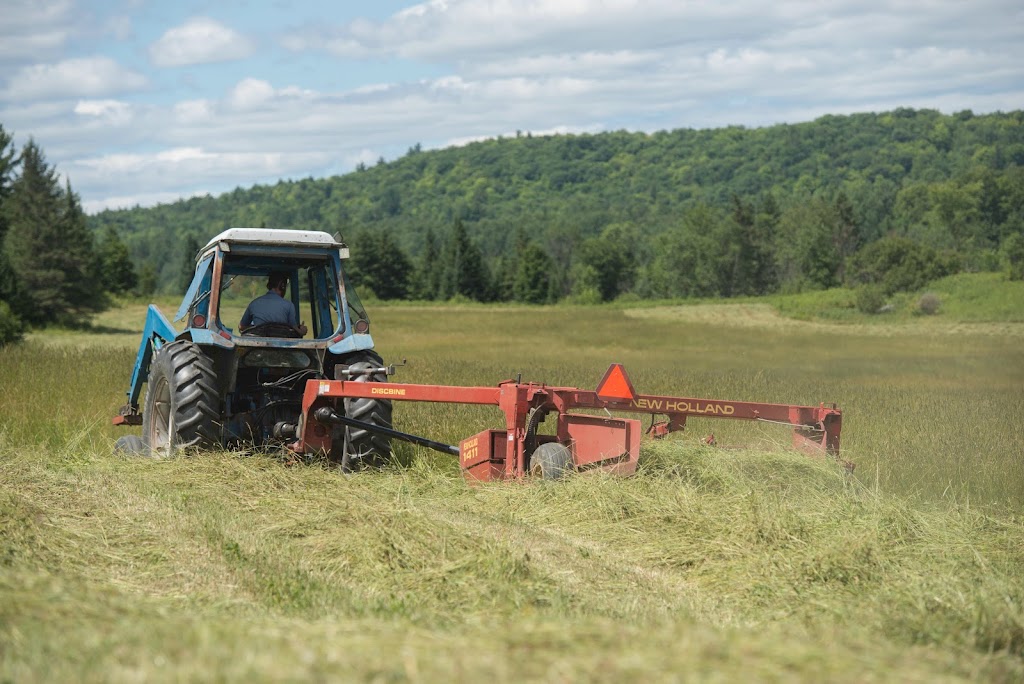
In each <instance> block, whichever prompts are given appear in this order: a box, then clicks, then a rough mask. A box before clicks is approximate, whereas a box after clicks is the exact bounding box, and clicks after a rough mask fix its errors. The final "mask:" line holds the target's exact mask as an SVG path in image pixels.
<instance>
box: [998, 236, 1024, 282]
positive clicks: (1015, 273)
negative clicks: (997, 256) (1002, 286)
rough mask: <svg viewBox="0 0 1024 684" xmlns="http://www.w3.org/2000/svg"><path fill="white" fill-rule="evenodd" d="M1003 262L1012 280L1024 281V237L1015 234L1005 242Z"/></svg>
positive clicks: (1001, 250) (1002, 249)
mask: <svg viewBox="0 0 1024 684" xmlns="http://www.w3.org/2000/svg"><path fill="white" fill-rule="evenodd" d="M1000 252H1002V257H1003V262H1004V264H1005V265H1006V275H1007V277H1009V279H1010V280H1024V235H1022V234H1020V233H1014V234H1013V235H1010V236H1009V237H1007V238H1006V239H1005V240H1003V245H1002V248H1001V249H1000Z"/></svg>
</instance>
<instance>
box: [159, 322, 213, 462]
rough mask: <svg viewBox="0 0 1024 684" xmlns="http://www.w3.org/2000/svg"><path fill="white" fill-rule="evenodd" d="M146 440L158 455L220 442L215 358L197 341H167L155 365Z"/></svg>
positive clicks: (166, 454)
mask: <svg viewBox="0 0 1024 684" xmlns="http://www.w3.org/2000/svg"><path fill="white" fill-rule="evenodd" d="M142 441H143V442H144V443H145V446H146V448H147V449H148V450H149V454H150V455H151V456H154V457H158V458H159V457H163V456H170V455H171V454H172V453H174V451H176V450H178V449H190V448H194V449H202V448H210V447H216V446H220V444H221V416H220V392H219V390H218V382H217V374H216V372H215V371H214V367H213V359H211V358H210V357H209V356H207V355H206V354H204V353H203V350H202V349H200V348H199V346H198V345H195V344H193V343H192V342H189V341H188V340H178V341H177V342H171V343H170V344H167V345H164V346H163V347H161V348H160V349H158V350H157V352H156V353H155V354H154V355H153V362H152V364H150V369H149V380H148V387H147V389H146V405H145V409H144V410H143V412H142Z"/></svg>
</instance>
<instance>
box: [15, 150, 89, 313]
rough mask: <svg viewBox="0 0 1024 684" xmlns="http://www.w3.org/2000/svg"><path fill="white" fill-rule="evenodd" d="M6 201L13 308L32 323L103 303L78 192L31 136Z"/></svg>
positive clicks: (23, 151) (86, 309) (85, 310)
mask: <svg viewBox="0 0 1024 684" xmlns="http://www.w3.org/2000/svg"><path fill="white" fill-rule="evenodd" d="M21 165H22V171H21V175H20V176H19V177H18V178H17V179H16V180H15V181H14V182H13V183H12V184H11V194H10V197H9V198H8V199H7V200H6V201H5V214H6V215H7V217H8V219H9V224H8V228H7V235H6V236H5V238H4V251H5V252H6V254H7V258H8V259H9V262H10V267H11V271H12V273H13V275H14V277H15V290H16V292H15V296H14V298H13V300H12V301H11V304H12V308H13V309H14V310H15V311H16V312H17V313H18V314H19V315H20V316H21V317H22V318H23V319H24V320H25V321H27V322H30V323H50V322H61V323H73V322H77V321H79V320H80V319H81V318H82V316H84V315H85V314H86V313H88V312H91V311H96V310H99V309H101V308H102V306H103V304H104V302H103V300H102V292H101V290H100V287H99V283H98V278H97V275H98V274H97V268H96V266H97V262H96V254H95V250H94V249H93V243H92V235H91V233H90V232H89V229H88V227H87V226H86V224H85V215H84V213H83V212H82V208H81V205H80V204H79V202H78V196H77V195H75V193H74V192H72V191H71V186H70V184H69V185H68V187H67V190H62V189H61V187H60V184H59V181H58V179H57V172H56V170H55V169H54V168H51V167H50V166H49V165H48V164H47V163H46V158H45V157H44V155H43V151H42V150H41V149H40V148H39V146H38V145H36V143H35V142H34V141H32V140H29V142H28V143H26V144H25V147H24V148H23V149H22V153H21Z"/></svg>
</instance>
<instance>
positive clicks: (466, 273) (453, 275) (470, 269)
mask: <svg viewBox="0 0 1024 684" xmlns="http://www.w3.org/2000/svg"><path fill="white" fill-rule="evenodd" d="M441 261H442V263H443V264H444V273H443V276H442V280H441V292H442V294H443V297H444V298H446V299H447V298H450V297H455V296H462V297H468V298H469V299H475V300H477V301H487V300H489V299H490V298H491V284H490V276H489V275H488V273H487V267H486V266H485V265H484V259H483V254H481V253H480V249H479V248H478V247H477V246H476V245H474V244H473V243H472V242H470V240H469V236H468V235H467V234H466V227H465V225H463V223H462V219H455V225H454V226H453V227H452V235H451V238H450V239H449V240H448V243H447V244H446V245H445V249H444V253H443V254H442V255H441Z"/></svg>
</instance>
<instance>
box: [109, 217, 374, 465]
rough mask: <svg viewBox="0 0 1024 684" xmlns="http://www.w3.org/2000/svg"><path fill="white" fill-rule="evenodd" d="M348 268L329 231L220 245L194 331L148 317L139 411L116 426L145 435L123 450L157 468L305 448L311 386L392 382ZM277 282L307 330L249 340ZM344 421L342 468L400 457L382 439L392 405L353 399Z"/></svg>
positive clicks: (190, 309)
mask: <svg viewBox="0 0 1024 684" xmlns="http://www.w3.org/2000/svg"><path fill="white" fill-rule="evenodd" d="M347 258H348V248H347V247H346V246H345V245H344V244H343V243H341V242H339V241H337V240H335V239H334V238H332V237H331V236H330V235H328V234H327V233H323V232H318V231H297V230H273V229H257V228H231V229H229V230H226V231H224V232H223V233H221V234H220V235H217V236H216V237H214V238H213V239H212V240H210V242H209V243H208V244H207V245H206V246H205V247H204V248H203V249H202V250H200V252H199V254H198V255H197V258H196V272H195V276H194V277H193V279H192V283H191V285H189V288H188V291H187V292H186V293H185V297H184V299H183V300H182V302H181V306H180V308H179V309H178V313H177V315H176V316H175V318H174V320H175V321H176V322H177V321H184V329H183V330H181V331H178V330H176V329H175V328H174V327H173V326H172V325H171V323H170V322H169V321H168V320H167V319H166V318H165V317H164V315H163V314H162V313H161V312H160V310H159V309H157V307H156V306H154V305H152V304H151V305H150V306H149V310H148V313H147V316H146V326H145V330H144V331H143V334H142V343H141V344H140V346H139V351H138V355H137V356H136V359H135V368H134V371H133V373H132V378H131V384H130V385H129V388H128V402H127V403H126V404H125V405H124V406H123V407H122V408H121V411H120V413H119V415H118V416H117V417H115V418H114V423H115V424H117V425H141V426H142V435H141V437H139V436H138V435H127V436H124V437H121V438H120V439H119V440H118V441H117V447H116V448H117V449H119V450H120V451H123V452H131V453H146V454H149V455H153V456H163V455H168V454H170V453H172V452H173V451H175V450H179V449H189V448H192V449H197V448H198V449H203V448H236V447H243V448H244V447H247V446H255V447H256V448H273V447H274V446H276V445H285V444H287V443H288V442H289V441H290V440H292V439H294V438H295V435H296V431H297V430H298V429H299V428H300V426H299V422H300V419H301V415H302V396H303V391H304V390H305V388H306V382H307V381H308V380H310V379H345V380H356V381H361V382H381V381H384V380H385V379H386V376H387V374H388V369H387V368H385V367H384V364H383V362H382V360H381V358H380V356H378V355H377V354H376V353H375V352H374V351H373V339H372V338H371V337H370V319H369V318H368V317H367V315H366V311H365V310H364V309H363V306H362V304H361V303H360V302H359V298H358V296H357V295H356V292H355V289H354V288H353V287H352V285H351V283H350V282H349V280H348V278H347V276H346V275H345V270H344V268H343V262H344V260H345V259H347ZM272 273H273V274H281V273H284V274H286V275H287V278H288V287H287V290H286V291H287V293H288V295H287V296H288V297H290V302H291V303H292V304H293V305H294V307H295V310H296V312H297V314H298V319H300V320H302V321H303V322H304V321H307V320H308V321H309V323H310V325H309V326H308V329H306V330H301V329H299V328H297V327H292V326H287V325H277V324H265V325H256V326H254V327H251V328H247V329H246V330H245V331H244V332H242V331H241V330H240V329H239V323H240V320H241V317H242V314H243V312H244V311H245V309H246V306H247V305H248V304H249V302H250V300H251V299H253V298H255V297H256V296H257V295H260V294H263V293H264V292H265V291H266V286H267V280H268V277H269V276H270V274H272ZM278 277H280V276H278ZM303 327H305V326H303ZM303 333H304V334H303ZM144 384H145V385H146V386H147V390H146V398H145V402H144V404H143V408H142V410H141V411H140V408H139V398H140V396H141V394H142V386H143V385H144ZM344 413H345V416H346V417H348V418H351V419H353V422H351V423H350V424H348V425H337V426H334V427H333V428H332V429H333V432H332V434H331V437H330V443H331V448H330V450H329V453H328V454H327V456H328V458H329V459H330V460H331V461H334V462H336V463H337V464H338V465H340V466H341V467H342V469H343V470H345V471H352V470H358V469H361V468H364V467H368V466H375V465H379V464H381V463H382V462H383V461H384V460H386V459H387V458H389V457H390V456H391V447H390V442H389V439H388V437H387V436H385V435H384V434H383V433H384V432H386V431H387V430H388V429H390V427H391V422H392V421H391V403H390V402H389V401H387V400H385V399H362V398H358V399H346V400H345V402H344ZM373 427H378V428H383V431H378V430H374V429H367V428H373Z"/></svg>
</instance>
